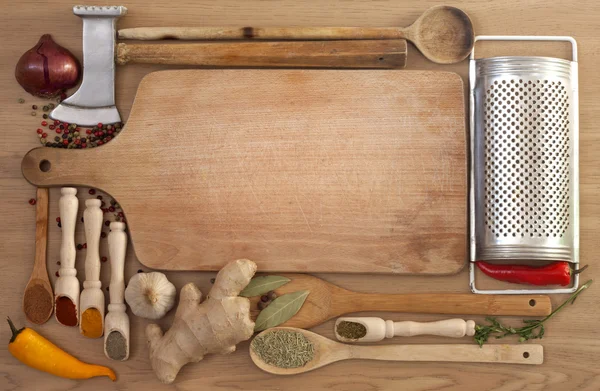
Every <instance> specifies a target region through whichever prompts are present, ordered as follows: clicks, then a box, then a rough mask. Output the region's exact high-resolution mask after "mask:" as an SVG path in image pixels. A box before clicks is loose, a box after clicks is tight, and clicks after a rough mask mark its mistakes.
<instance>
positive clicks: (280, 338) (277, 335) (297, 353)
mask: <svg viewBox="0 0 600 391" xmlns="http://www.w3.org/2000/svg"><path fill="white" fill-rule="evenodd" d="M250 347H251V348H252V350H253V351H254V353H256V355H257V356H258V357H260V359H261V360H263V361H264V362H265V363H267V364H269V365H273V366H276V367H279V368H299V367H303V366H305V365H306V363H308V362H310V361H311V360H312V359H313V358H314V357H315V347H314V345H313V343H312V342H310V340H309V339H308V338H306V336H305V335H304V334H302V333H300V332H298V331H292V330H274V331H269V332H266V333H262V334H260V335H259V336H257V337H256V338H254V340H253V341H252V343H251V344H250Z"/></svg>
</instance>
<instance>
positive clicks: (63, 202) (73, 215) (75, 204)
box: [54, 187, 79, 327]
mask: <svg viewBox="0 0 600 391" xmlns="http://www.w3.org/2000/svg"><path fill="white" fill-rule="evenodd" d="M60 194H61V197H60V200H59V201H58V209H59V212H60V222H61V225H62V244H61V246H60V269H59V270H58V275H59V277H58V278H57V279H56V284H55V286H54V304H55V308H54V317H55V318H56V320H57V321H58V323H60V324H62V325H64V326H71V327H75V326H77V325H78V324H79V316H78V315H79V280H78V279H77V269H75V224H76V223H77V209H78V208H79V200H78V199H77V196H76V194H77V189H76V188H74V187H63V188H61V189H60ZM63 297H64V298H66V299H68V300H69V301H70V303H69V302H67V303H68V307H69V306H71V305H72V306H73V309H72V310H71V309H69V310H65V312H64V313H63V312H62V310H61V306H59V301H60V299H61V298H63Z"/></svg>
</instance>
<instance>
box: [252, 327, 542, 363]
mask: <svg viewBox="0 0 600 391" xmlns="http://www.w3.org/2000/svg"><path fill="white" fill-rule="evenodd" d="M276 330H290V331H297V332H299V333H302V334H304V336H305V337H306V338H308V340H309V341H310V342H312V344H313V347H314V358H313V359H312V360H311V361H309V362H307V363H306V365H304V366H302V367H298V368H279V367H276V366H273V365H270V364H267V363H266V362H264V361H263V360H262V359H261V358H260V357H259V356H258V355H257V354H256V353H255V352H254V350H253V349H252V344H250V358H251V359H252V361H253V362H254V364H256V366H257V367H259V368H260V369H262V370H263V371H265V372H269V373H272V374H275V375H295V374H298V373H304V372H309V371H312V370H313V369H317V368H321V367H323V366H325V365H328V364H331V363H334V362H336V361H341V360H350V359H359V360H383V361H432V362H469V363H495V364H529V365H539V364H542V363H543V362H544V348H543V346H542V345H532V344H527V345H525V344H523V345H522V344H519V345H484V346H482V347H479V345H477V344H475V343H473V344H469V345H466V344H448V345H378V346H360V345H351V344H343V343H340V342H335V341H332V340H330V339H328V338H325V337H322V336H320V335H319V334H315V333H313V332H310V331H307V330H302V329H296V328H291V327H274V328H270V329H268V330H265V331H263V332H262V333H260V334H259V335H258V336H260V335H262V334H265V333H270V332H273V331H276ZM258 336H257V337H258Z"/></svg>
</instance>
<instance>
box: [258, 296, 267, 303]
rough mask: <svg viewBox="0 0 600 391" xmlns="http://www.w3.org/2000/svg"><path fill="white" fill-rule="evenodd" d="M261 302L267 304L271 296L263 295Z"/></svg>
mask: <svg viewBox="0 0 600 391" xmlns="http://www.w3.org/2000/svg"><path fill="white" fill-rule="evenodd" d="M260 301H262V302H263V303H266V302H267V301H269V296H267V295H262V296H261V297H260Z"/></svg>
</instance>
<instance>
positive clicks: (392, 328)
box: [334, 317, 475, 342]
mask: <svg viewBox="0 0 600 391" xmlns="http://www.w3.org/2000/svg"><path fill="white" fill-rule="evenodd" d="M341 322H353V323H359V324H361V325H363V326H364V327H365V329H366V334H365V335H364V336H363V337H360V338H346V337H343V336H341V335H340V334H339V333H338V326H339V325H340V323H341ZM334 330H335V337H336V338H337V340H338V341H341V342H377V341H381V340H383V339H384V338H393V337H412V336H414V335H437V336H441V337H450V338H461V337H464V336H465V335H468V336H473V335H475V322H474V321H472V320H467V321H465V320H463V319H459V318H455V319H446V320H440V321H437V322H425V323H421V322H393V321H391V320H383V319H381V318H376V317H342V318H338V319H337V320H336V322H335V329H334Z"/></svg>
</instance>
